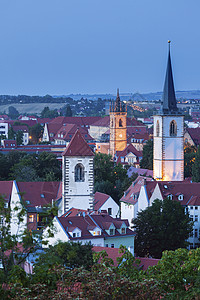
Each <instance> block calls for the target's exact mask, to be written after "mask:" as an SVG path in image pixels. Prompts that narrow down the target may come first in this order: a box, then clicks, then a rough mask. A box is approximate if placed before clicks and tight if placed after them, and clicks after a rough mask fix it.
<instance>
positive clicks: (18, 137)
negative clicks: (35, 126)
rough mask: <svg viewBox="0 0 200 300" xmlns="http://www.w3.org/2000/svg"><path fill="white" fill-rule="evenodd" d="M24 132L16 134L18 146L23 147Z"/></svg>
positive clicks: (20, 131)
mask: <svg viewBox="0 0 200 300" xmlns="http://www.w3.org/2000/svg"><path fill="white" fill-rule="evenodd" d="M23 136H24V134H23V131H22V130H18V131H17V133H16V142H17V145H22V143H23Z"/></svg>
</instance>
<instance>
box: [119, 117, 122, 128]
mask: <svg viewBox="0 0 200 300" xmlns="http://www.w3.org/2000/svg"><path fill="white" fill-rule="evenodd" d="M119 127H122V120H121V119H119Z"/></svg>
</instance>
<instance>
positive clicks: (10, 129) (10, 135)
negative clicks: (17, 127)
mask: <svg viewBox="0 0 200 300" xmlns="http://www.w3.org/2000/svg"><path fill="white" fill-rule="evenodd" d="M8 139H9V140H14V139H15V132H14V130H13V128H12V126H10V128H9V129H8Z"/></svg>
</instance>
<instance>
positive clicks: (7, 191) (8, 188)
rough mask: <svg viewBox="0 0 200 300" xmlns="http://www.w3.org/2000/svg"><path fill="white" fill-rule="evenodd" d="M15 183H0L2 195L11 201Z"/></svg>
mask: <svg viewBox="0 0 200 300" xmlns="http://www.w3.org/2000/svg"><path fill="white" fill-rule="evenodd" d="M12 186H13V181H0V194H1V195H3V196H4V197H5V200H7V201H9V200H10V197H11V193H12Z"/></svg>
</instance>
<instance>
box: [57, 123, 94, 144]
mask: <svg viewBox="0 0 200 300" xmlns="http://www.w3.org/2000/svg"><path fill="white" fill-rule="evenodd" d="M77 129H79V131H80V133H81V134H82V135H83V136H84V139H85V140H86V141H88V140H89V141H91V140H93V138H92V137H91V136H90V135H89V133H88V129H87V128H85V127H84V128H82V127H78V125H76V124H66V125H63V126H62V127H61V128H60V129H59V130H58V131H57V133H56V135H55V136H54V139H58V140H59V139H62V140H65V141H70V140H71V139H72V137H73V135H74V134H75V133H76V131H77Z"/></svg>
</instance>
